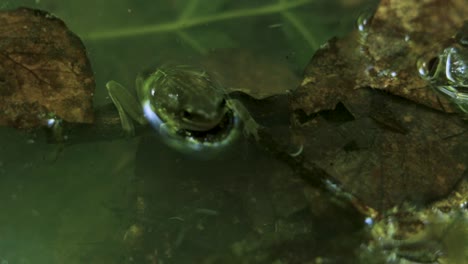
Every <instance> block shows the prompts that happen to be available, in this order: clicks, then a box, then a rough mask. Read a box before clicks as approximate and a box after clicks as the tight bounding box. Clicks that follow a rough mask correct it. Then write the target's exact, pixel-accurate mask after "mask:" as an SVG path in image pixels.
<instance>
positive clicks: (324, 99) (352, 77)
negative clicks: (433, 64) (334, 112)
mask: <svg viewBox="0 0 468 264" xmlns="http://www.w3.org/2000/svg"><path fill="white" fill-rule="evenodd" d="M467 17H468V5H467V2H466V0H425V1H418V0H410V1H407V0H382V1H381V2H380V5H379V6H378V8H377V10H376V12H375V13H374V15H373V16H372V17H369V18H368V23H367V24H365V25H364V24H363V25H362V28H361V30H358V29H356V30H354V31H353V32H352V33H350V34H349V35H348V36H347V37H345V38H343V39H333V40H331V41H329V43H328V44H327V45H325V46H324V47H323V48H322V49H320V50H319V51H318V52H317V53H316V54H315V55H314V57H313V59H312V60H311V62H310V64H309V65H308V66H307V68H306V71H305V77H304V80H303V82H302V85H301V86H300V87H299V88H298V89H297V90H296V91H295V92H294V93H293V97H292V102H291V107H292V108H293V109H294V110H302V111H304V112H305V113H307V114H311V113H315V112H318V111H321V110H328V109H333V108H334V107H335V105H336V104H337V103H338V102H340V101H343V100H346V96H347V94H349V93H352V91H353V90H354V89H359V88H365V87H372V88H374V89H381V90H385V91H387V92H390V93H392V94H395V95H398V96H401V97H404V98H407V99H410V100H412V101H414V102H417V103H419V104H423V105H426V106H429V107H431V108H434V109H438V110H443V111H445V112H454V110H455V108H454V107H453V106H452V105H451V104H450V102H449V101H448V100H447V99H446V98H445V97H443V96H439V94H438V93H436V92H435V91H434V90H433V89H431V87H430V84H429V83H428V81H426V80H423V79H422V78H421V77H420V76H419V74H418V71H417V67H416V62H417V60H418V59H419V58H421V57H422V56H427V55H428V54H433V55H435V54H438V53H440V52H441V51H442V50H443V49H444V48H445V47H446V46H447V45H448V43H450V42H451V41H452V40H453V37H454V36H455V35H456V33H457V31H459V30H460V29H461V27H462V25H463V22H464V20H465V19H467Z"/></svg>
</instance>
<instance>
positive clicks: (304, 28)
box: [0, 0, 375, 264]
mask: <svg viewBox="0 0 468 264" xmlns="http://www.w3.org/2000/svg"><path fill="white" fill-rule="evenodd" d="M285 2H287V3H288V4H287V5H286V7H284V8H283V9H282V8H279V5H280V3H282V1H276V0H263V1H233V0H232V1H229V0H216V1H204V0H202V1H196V0H192V1H191V0H184V1H183V0H158V1H143V0H141V1H129V0H116V1H110V0H109V1H94V0H93V1H91V0H85V1H78V0H73V1H57V0H40V1H39V0H36V1H5V0H2V1H0V8H1V9H5V10H6V9H13V8H16V7H18V6H27V7H31V8H39V9H43V10H46V11H48V12H51V13H53V14H54V15H56V16H58V17H60V18H61V19H63V20H64V21H65V22H66V24H67V25H68V26H69V28H70V29H71V30H72V31H74V32H75V33H76V34H78V36H80V37H81V38H82V40H83V42H84V44H85V46H86V47H87V50H88V54H89V59H90V60H91V63H92V67H93V70H94V74H95V78H96V83H97V86H96V91H95V105H96V107H97V106H101V105H107V104H110V103H111V101H110V99H109V97H108V95H107V93H106V90H105V83H106V82H107V81H109V80H117V81H119V82H121V83H122V84H124V85H126V86H129V87H132V86H133V84H134V80H135V76H136V75H137V73H138V72H141V71H144V70H148V69H152V68H154V67H156V66H157V65H160V64H161V63H165V62H168V61H170V62H174V61H175V62H180V61H182V62H184V63H191V64H198V63H199V61H200V60H202V59H204V58H206V57H209V56H210V55H212V54H215V53H216V52H219V51H224V50H227V49H229V50H235V51H236V52H238V51H241V52H242V54H246V53H248V54H252V55H249V56H259V57H263V58H268V59H269V60H270V61H271V63H275V64H280V65H282V67H285V68H287V69H289V70H290V71H291V72H292V73H293V74H294V75H296V77H297V79H298V80H299V79H300V75H301V74H302V69H303V68H304V66H305V64H306V63H307V62H308V60H309V59H310V57H311V56H312V54H313V52H314V51H315V49H317V48H318V46H319V45H320V44H322V43H324V42H325V41H326V40H327V39H329V38H330V37H332V36H335V35H344V34H345V33H346V32H347V31H349V30H350V29H352V28H353V26H354V20H355V18H356V17H357V15H358V14H359V13H360V10H362V9H363V8H364V7H366V6H368V5H370V4H373V3H374V2H375V1H344V0H342V1H322V0H314V1H300V0H298V1H285ZM289 5H290V6H289ZM235 10H241V11H235ZM0 28H1V26H0ZM237 54H238V53H233V55H232V56H238V55H237ZM214 59H216V56H214ZM227 63H228V62H225V64H227ZM216 65H219V63H218V64H216ZM226 67H227V69H229V67H230V65H226ZM241 68H242V67H241ZM228 72H229V71H228ZM235 74H237V73H233V76H235ZM228 79H229V78H228ZM296 85H297V83H292V84H291V86H292V87H291V89H292V88H294V86H296ZM283 125H284V123H283ZM196 156H197V154H195V155H184V154H181V153H179V152H176V151H174V150H172V149H170V148H169V147H167V146H166V145H165V144H163V143H162V142H160V140H159V139H158V136H157V134H152V133H150V134H147V135H145V136H139V137H135V138H131V139H115V140H113V141H102V142H93V143H86V139H83V142H82V143H78V144H73V145H65V146H63V145H59V144H47V143H46V142H45V136H44V135H43V134H42V133H41V132H35V133H33V134H31V133H25V132H19V131H16V130H14V129H11V128H0V263H1V264H7V263H8V264H15V263H21V264H29V263H30V264H33V263H34V264H42V263H48V264H50V263H70V264H72V263H151V264H154V263H158V264H160V263H241V261H244V262H243V263H273V262H274V263H300V262H301V261H303V260H306V259H309V260H310V259H318V258H320V257H323V256H325V257H324V259H326V260H327V261H331V263H346V262H345V260H348V259H350V258H351V257H352V256H353V251H354V250H355V247H356V246H357V245H358V244H359V243H358V242H356V240H358V239H359V238H360V237H359V235H356V234H357V230H359V228H360V227H361V223H363V221H362V219H360V218H357V219H353V218H352V217H349V218H347V217H346V216H348V214H349V215H352V212H351V213H350V212H348V211H347V210H346V209H343V208H340V206H339V205H336V204H333V203H331V202H330V201H329V199H328V198H326V197H323V194H321V193H320V192H319V191H316V190H313V189H311V190H306V191H304V190H303V182H301V180H300V179H298V178H295V177H294V176H293V174H294V172H293V170H292V169H291V168H290V167H288V166H287V165H286V164H282V163H281V162H278V161H277V160H275V158H274V157H272V156H271V154H270V153H269V152H267V151H265V150H264V149H263V148H262V147H258V146H255V145H252V143H251V142H249V141H246V140H244V139H240V140H239V141H237V142H236V143H235V145H234V146H233V147H231V148H229V149H227V150H226V151H224V152H221V153H220V154H219V155H217V156H216V157H212V158H211V159H207V158H202V159H200V158H197V157H196ZM303 192H306V194H307V195H309V196H315V198H316V199H317V200H316V201H322V202H323V203H321V202H316V204H317V205H318V204H322V205H321V206H322V207H326V206H330V209H327V210H324V209H323V208H322V209H321V210H319V211H320V212H321V214H320V215H314V214H313V213H311V211H313V210H309V206H311V204H309V203H308V200H307V199H305V198H304V194H303ZM323 212H327V213H328V215H327V214H323ZM337 215H338V216H339V217H336V216H337ZM311 248H313V250H311ZM327 263H328V262H327Z"/></svg>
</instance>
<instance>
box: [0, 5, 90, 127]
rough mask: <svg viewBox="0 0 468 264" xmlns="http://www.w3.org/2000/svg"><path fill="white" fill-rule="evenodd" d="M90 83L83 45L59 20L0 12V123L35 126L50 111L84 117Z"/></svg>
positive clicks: (87, 116) (87, 118) (19, 11)
mask: <svg viewBox="0 0 468 264" xmlns="http://www.w3.org/2000/svg"><path fill="white" fill-rule="evenodd" d="M94 86H95V84H94V77H93V72H92V70H91V66H90V63H89V61H88V58H87V57H86V52H85V49H84V46H83V44H82V43H81V41H80V39H79V38H78V37H77V36H76V35H74V34H73V33H72V32H70V31H69V30H68V29H67V28H66V26H65V24H64V23H63V22H62V21H61V20H59V19H58V18H55V17H54V16H52V15H50V14H49V13H46V12H43V11H38V10H33V9H28V8H20V9H17V10H14V11H4V12H0V125H10V126H14V127H19V128H31V127H37V126H40V125H44V122H45V119H47V118H49V117H50V116H53V117H58V118H61V119H63V120H65V121H69V122H76V123H90V122H92V121H93V107H92V96H93V91H94Z"/></svg>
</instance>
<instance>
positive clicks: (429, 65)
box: [417, 56, 439, 80]
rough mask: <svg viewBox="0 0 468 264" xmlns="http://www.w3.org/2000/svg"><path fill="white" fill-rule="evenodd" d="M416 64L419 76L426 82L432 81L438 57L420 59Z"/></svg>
mask: <svg viewBox="0 0 468 264" xmlns="http://www.w3.org/2000/svg"><path fill="white" fill-rule="evenodd" d="M417 64H418V71H419V74H420V76H421V77H422V78H424V79H426V80H432V79H433V78H434V77H436V76H435V75H436V73H437V67H438V65H439V57H437V56H436V57H432V58H430V59H426V58H420V59H419V60H418V62H417Z"/></svg>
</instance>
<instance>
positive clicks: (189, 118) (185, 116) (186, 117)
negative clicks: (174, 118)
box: [182, 110, 193, 120]
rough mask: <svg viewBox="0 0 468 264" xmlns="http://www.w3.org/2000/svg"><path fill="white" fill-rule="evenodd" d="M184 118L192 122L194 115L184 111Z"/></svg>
mask: <svg viewBox="0 0 468 264" xmlns="http://www.w3.org/2000/svg"><path fill="white" fill-rule="evenodd" d="M182 117H183V118H185V119H188V120H191V119H193V114H192V113H190V112H189V111H187V110H184V111H183V112H182Z"/></svg>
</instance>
